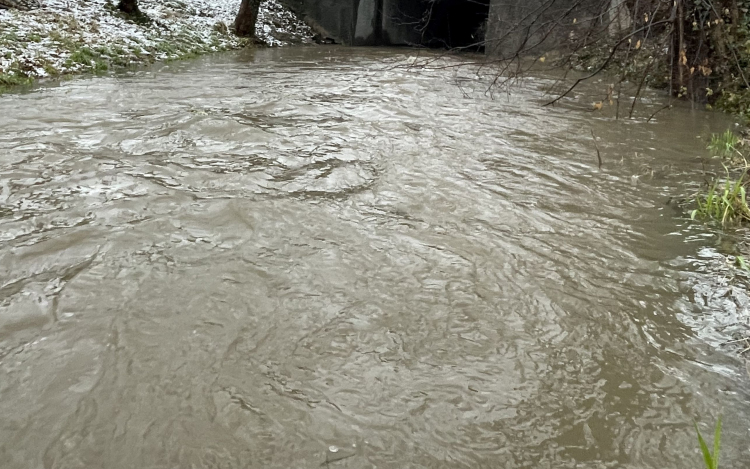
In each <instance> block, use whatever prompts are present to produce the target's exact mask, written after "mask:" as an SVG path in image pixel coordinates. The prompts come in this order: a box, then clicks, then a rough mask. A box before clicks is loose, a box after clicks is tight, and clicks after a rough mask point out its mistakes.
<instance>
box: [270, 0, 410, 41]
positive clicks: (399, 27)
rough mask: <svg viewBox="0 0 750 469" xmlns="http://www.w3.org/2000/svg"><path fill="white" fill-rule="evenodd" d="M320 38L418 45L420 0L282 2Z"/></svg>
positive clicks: (289, 0) (290, 0) (306, 0)
mask: <svg viewBox="0 0 750 469" xmlns="http://www.w3.org/2000/svg"><path fill="white" fill-rule="evenodd" d="M282 3H284V5H286V6H287V7H289V8H291V9H292V10H293V11H294V12H295V13H297V14H298V15H300V16H301V17H302V18H304V19H305V20H306V21H307V22H308V23H309V24H310V25H311V26H312V27H313V28H314V29H316V30H317V32H319V33H320V34H321V35H323V36H324V37H329V38H332V39H334V40H335V41H336V42H337V43H340V44H346V45H368V46H374V45H411V44H419V42H420V39H421V37H420V34H419V32H418V31H417V30H416V29H415V25H414V22H415V21H416V20H417V19H418V18H420V17H421V14H422V9H423V8H424V4H423V2H422V0H282Z"/></svg>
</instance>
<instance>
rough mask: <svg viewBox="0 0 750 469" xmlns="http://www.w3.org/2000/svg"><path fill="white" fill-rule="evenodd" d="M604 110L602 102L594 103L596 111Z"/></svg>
mask: <svg viewBox="0 0 750 469" xmlns="http://www.w3.org/2000/svg"><path fill="white" fill-rule="evenodd" d="M601 110H602V102H601V101H599V102H597V103H594V111H601Z"/></svg>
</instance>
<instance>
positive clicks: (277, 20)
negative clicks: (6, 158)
mask: <svg viewBox="0 0 750 469" xmlns="http://www.w3.org/2000/svg"><path fill="white" fill-rule="evenodd" d="M113 1H116V0H113ZM113 1H109V0H43V1H42V5H43V6H42V8H40V9H37V10H32V11H17V10H0V75H3V74H4V75H7V76H19V77H33V78H43V77H48V76H54V75H60V74H66V73H76V72H85V71H102V70H105V69H107V68H109V67H111V66H124V65H129V64H140V63H147V62H152V61H154V60H166V59H174V58H180V57H185V56H189V55H194V54H202V53H208V52H217V51H222V50H230V49H238V48H241V47H243V46H245V45H246V44H247V40H246V39H242V38H238V37H236V36H234V35H233V34H231V33H228V31H227V27H228V26H229V25H231V24H232V22H233V21H234V18H235V16H236V15H237V11H238V10H239V6H240V1H241V0H165V1H159V0H140V1H139V2H138V3H139V6H140V9H141V11H142V12H143V13H145V14H146V15H148V16H149V18H150V19H151V20H152V21H151V23H150V24H136V23H133V22H131V21H127V20H125V19H124V18H122V17H121V16H120V14H119V12H117V11H116V9H115V8H114V4H113ZM256 36H257V38H258V39H259V40H261V41H262V42H264V43H266V44H268V45H269V46H283V45H287V44H293V43H294V44H299V43H311V42H312V36H313V32H312V30H311V29H310V27H308V26H307V25H306V24H304V23H303V22H302V21H300V20H299V18H297V16H296V15H295V14H294V13H293V12H291V11H290V10H288V9H287V8H285V7H284V6H282V5H281V4H280V3H279V2H278V0H263V2H262V4H261V7H260V11H259V14H258V23H257V31H256ZM0 78H1V77H0ZM2 84H3V82H2V80H0V86H1V85H2Z"/></svg>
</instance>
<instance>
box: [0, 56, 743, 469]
mask: <svg viewBox="0 0 750 469" xmlns="http://www.w3.org/2000/svg"><path fill="white" fill-rule="evenodd" d="M414 54H415V52H413V51H408V50H383V49H381V50H376V49H372V50H368V49H345V48H325V47H309V48H298V49H269V50H257V51H246V52H240V53H229V54H222V55H216V56H211V57H207V58H203V59H199V60H196V61H187V62H179V63H171V64H163V65H157V66H155V67H153V68H151V69H147V70H140V71H133V72H129V73H126V74H121V75H115V76H108V77H98V78H96V77H94V78H83V79H76V80H73V81H68V82H63V83H61V84H58V85H47V86H45V87H42V88H39V89H36V90H33V91H31V92H28V93H22V94H11V95H5V96H2V97H0V467H2V468H3V469H25V468H32V469H36V468H61V469H62V468H81V469H83V468H86V469H89V468H109V469H117V468H139V469H140V468H144V469H151V468H159V469H161V468H191V467H192V468H279V469H287V468H317V467H321V466H325V465H326V464H328V466H329V467H330V468H375V467H377V468H467V469H468V468H471V469H475V468H503V469H506V468H549V469H554V468H571V469H572V468H576V469H584V468H585V469H601V468H626V469H687V468H700V467H701V465H702V464H703V463H702V460H701V456H700V454H699V452H698V446H697V442H696V437H695V432H694V429H693V420H694V419H695V420H697V421H698V422H699V423H700V424H701V425H702V429H703V431H704V434H706V435H707V436H709V435H710V434H711V428H710V427H711V426H712V425H713V423H714V422H715V420H716V418H717V417H718V416H719V415H720V414H721V415H723V416H724V435H723V438H722V444H723V445H722V446H723V448H722V462H721V467H722V469H743V468H744V469H746V468H747V467H750V463H748V461H750V443H749V442H750V438H749V437H750V385H749V384H748V378H747V376H746V373H745V364H744V362H742V361H741V360H740V359H739V358H738V356H737V355H736V353H729V352H728V351H727V350H724V349H723V348H722V347H721V346H720V345H719V344H720V343H721V342H722V341H723V340H727V337H726V336H725V335H723V333H722V331H721V330H720V329H718V328H716V327H713V325H712V324H714V322H713V321H714V320H713V319H712V318H715V317H723V318H725V319H726V318H729V319H727V321H726V322H728V323H731V318H732V317H733V315H734V316H736V317H737V318H739V317H741V315H742V311H743V308H747V307H748V304H747V302H746V300H747V296H746V294H745V293H743V292H742V291H739V290H738V291H733V292H730V293H731V295H730V294H727V295H725V296H722V297H721V298H716V297H715V296H712V292H713V291H715V290H716V288H717V285H718V286H722V287H726V286H727V285H725V284H722V281H721V280H716V278H715V274H714V273H711V272H710V270H711V269H710V268H708V267H707V266H709V265H710V263H715V262H720V261H717V258H719V257H720V256H721V254H722V253H728V252H729V251H727V250H731V247H727V246H726V245H727V242H728V241H727V240H726V239H725V238H724V237H723V236H720V235H717V234H716V233H714V232H712V231H710V230H709V229H708V228H705V227H703V226H702V225H700V224H697V223H693V222H691V221H690V220H689V217H688V216H687V214H686V213H685V211H684V210H683V209H681V208H680V207H679V206H678V205H676V204H675V203H674V202H670V198H673V197H678V196H680V195H681V194H682V195H684V194H685V192H686V190H687V189H686V183H687V184H697V183H698V182H700V181H701V180H702V177H703V176H702V171H703V165H702V163H701V157H705V156H707V155H706V152H705V150H704V149H705V139H706V137H707V136H710V134H711V132H716V131H723V130H724V129H726V128H727V124H728V122H727V121H726V119H724V118H722V117H721V116H720V115H717V114H713V113H708V112H704V111H691V110H690V109H689V108H688V107H681V106H678V107H677V108H676V109H673V110H669V111H663V112H661V113H658V114H657V115H656V117H655V118H654V119H652V120H651V121H650V122H648V123H647V122H646V119H645V118H644V117H647V116H648V114H650V113H651V112H652V111H655V110H657V109H659V108H660V107H661V106H662V103H663V96H660V95H658V94H653V93H649V94H647V95H646V99H645V101H644V103H643V104H642V105H639V107H638V115H639V116H640V117H639V118H638V119H633V120H627V119H620V120H615V119H614V111H613V107H609V106H608V105H606V106H605V108H604V109H603V110H602V111H598V112H589V109H590V108H591V102H592V101H594V100H595V99H597V96H598V99H599V100H601V98H602V96H600V95H603V94H604V93H605V92H606V83H605V82H602V83H600V84H597V83H593V84H591V85H590V86H589V87H588V88H582V91H580V93H583V94H581V95H579V94H575V96H574V99H572V100H571V101H566V102H565V103H564V104H563V105H561V106H555V107H543V106H541V104H543V103H544V91H545V89H546V88H547V87H549V86H550V84H551V83H552V82H553V79H552V78H545V77H544V76H543V75H540V76H537V77H534V76H529V77H527V79H526V80H524V81H523V82H522V83H519V84H517V85H516V86H515V87H514V88H513V90H512V93H511V94H510V95H507V94H503V93H499V94H496V95H495V96H494V97H491V96H488V95H487V94H486V93H485V90H486V85H487V83H488V81H489V80H490V77H487V76H476V74H475V73H474V72H473V71H470V70H466V69H460V70H456V69H454V68H450V67H444V68H441V69H439V70H433V71H423V72H419V73H417V72H411V71H408V70H404V69H403V68H394V67H391V66H389V65H388V64H389V63H393V62H395V61H398V60H401V59H407V58H409V57H411V56H413V55H414ZM446 63H451V62H450V60H446ZM585 93H589V94H590V95H586V94H585ZM597 93H598V94H597ZM493 98H494V99H493ZM660 100H661V101H660ZM605 104H606V103H605ZM622 106H623V108H626V109H627V108H629V103H628V104H627V105H625V104H623V105H622ZM592 131H593V132H594V134H595V135H596V136H597V138H598V140H599V143H598V145H599V147H600V150H601V155H602V159H603V163H604V164H603V166H602V168H601V169H600V168H598V163H597V160H596V150H595V148H594V145H593V141H592V137H591V132H592ZM698 137H700V138H698ZM696 187H697V186H696ZM743 303H744V304H743ZM738 320H739V319H738Z"/></svg>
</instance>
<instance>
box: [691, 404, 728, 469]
mask: <svg viewBox="0 0 750 469" xmlns="http://www.w3.org/2000/svg"><path fill="white" fill-rule="evenodd" d="M693 425H694V426H695V432H696V433H697V434H698V444H699V445H700V447H701V453H702V454H703V462H704V463H705V464H706V469H719V449H720V447H721V416H719V420H717V421H716V428H715V429H714V451H713V454H712V453H711V451H710V450H709V448H708V445H707V444H706V440H704V439H703V435H701V431H700V430H699V429H698V424H697V423H696V422H693Z"/></svg>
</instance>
